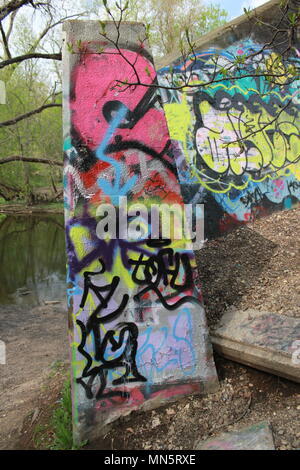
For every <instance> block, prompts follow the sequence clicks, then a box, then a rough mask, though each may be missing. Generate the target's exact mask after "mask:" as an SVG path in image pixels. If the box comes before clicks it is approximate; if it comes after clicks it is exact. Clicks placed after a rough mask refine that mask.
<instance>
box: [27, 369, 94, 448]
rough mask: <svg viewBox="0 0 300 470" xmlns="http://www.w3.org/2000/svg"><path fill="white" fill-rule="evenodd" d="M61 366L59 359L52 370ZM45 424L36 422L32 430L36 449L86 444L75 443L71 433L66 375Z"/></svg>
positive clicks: (75, 446) (68, 383) (84, 443)
mask: <svg viewBox="0 0 300 470" xmlns="http://www.w3.org/2000/svg"><path fill="white" fill-rule="evenodd" d="M60 368H61V363H60V361H57V364H56V363H55V364H53V369H54V370H56V369H57V370H59V369H60ZM47 421H48V422H47V423H45V424H37V425H36V427H35V429H34V432H33V443H34V446H35V448H36V449H41V448H44V449H45V448H46V449H50V450H79V449H81V448H82V447H84V446H85V445H86V444H87V441H86V442H82V443H80V444H75V443H74V441H73V433H72V398H71V381H70V378H69V377H68V378H67V379H66V380H65V381H64V384H63V387H62V392H61V396H60V399H59V401H58V402H56V404H55V406H54V407H53V410H52V412H51V416H50V418H49V419H47Z"/></svg>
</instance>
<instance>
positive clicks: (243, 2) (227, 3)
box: [205, 0, 267, 20]
mask: <svg viewBox="0 0 300 470" xmlns="http://www.w3.org/2000/svg"><path fill="white" fill-rule="evenodd" d="M205 3H207V4H211V3H212V4H219V5H220V6H221V8H224V10H226V11H227V12H228V19H229V20H232V19H233V18H236V17H237V16H240V15H243V14H244V8H251V9H252V8H257V7H259V6H260V5H263V4H264V3H267V1H266V0H205Z"/></svg>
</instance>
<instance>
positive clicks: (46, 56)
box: [0, 52, 62, 69]
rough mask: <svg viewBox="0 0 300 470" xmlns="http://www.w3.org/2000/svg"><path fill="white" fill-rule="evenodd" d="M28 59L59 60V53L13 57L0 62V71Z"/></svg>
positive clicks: (37, 53)
mask: <svg viewBox="0 0 300 470" xmlns="http://www.w3.org/2000/svg"><path fill="white" fill-rule="evenodd" d="M28 59H48V60H61V59H62V57H61V53H60V52H59V53H56V54H43V53H40V52H34V53H31V54H24V55H20V56H18V57H13V58H11V59H7V60H3V61H2V62H0V69H3V68H4V67H6V66H7V65H12V64H17V63H20V62H23V61H24V60H28Z"/></svg>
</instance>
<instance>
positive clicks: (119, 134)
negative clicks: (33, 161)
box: [63, 21, 218, 441]
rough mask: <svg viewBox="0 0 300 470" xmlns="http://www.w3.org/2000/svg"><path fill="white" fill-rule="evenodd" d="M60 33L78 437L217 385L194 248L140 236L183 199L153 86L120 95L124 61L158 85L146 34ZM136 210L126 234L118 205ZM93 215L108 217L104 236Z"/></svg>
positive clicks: (140, 30) (136, 29)
mask: <svg viewBox="0 0 300 470" xmlns="http://www.w3.org/2000/svg"><path fill="white" fill-rule="evenodd" d="M64 30H65V35H66V45H68V46H70V44H71V45H72V51H73V53H70V47H65V48H64V53H63V59H64V60H63V67H64V149H65V171H64V176H65V178H64V183H65V221H66V235H67V237H66V239H67V255H68V304H69V325H70V338H71V348H72V371H73V374H72V393H73V422H74V438H75V440H76V441H77V440H78V441H82V440H85V439H89V440H93V439H94V438H96V437H97V436H98V435H100V434H101V433H103V432H106V429H107V425H109V424H110V423H111V422H113V421H114V420H115V419H117V418H119V417H120V416H125V415H128V414H129V413H131V412H132V411H134V410H137V409H138V410H141V409H142V410H148V409H150V408H155V407H158V406H160V405H163V404H165V403H169V402H171V401H174V400H175V399H176V400H177V399H178V398H180V397H182V396H185V395H188V394H200V393H201V394H202V393H207V392H208V391H212V390H216V388H217V386H218V380H217V375H216V370H215V365H214V361H213V355H212V347H211V344H210V339H209V333H208V328H207V324H206V317H205V312H204V308H203V304H202V294H201V289H200V286H199V282H198V281H197V269H196V263H195V257H194V253H193V251H192V245H191V243H190V242H189V243H187V242H186V240H183V239H182V240H176V239H174V237H173V235H172V236H171V234H170V237H169V236H168V237H167V238H165V236H164V237H163V238H164V239H162V237H159V233H158V234H155V233H154V230H152V231H151V230H150V231H149V230H148V229H147V230H146V227H147V228H148V226H149V217H148V208H149V210H150V211H151V208H152V205H157V204H160V203H162V201H163V203H164V205H165V204H167V205H171V204H173V203H174V202H175V201H176V203H177V208H178V209H179V208H180V209H181V208H183V198H182V196H181V193H180V185H179V183H178V175H177V172H176V167H175V164H174V155H173V153H172V151H171V147H170V146H171V141H170V136H169V132H168V128H167V124H166V119H165V115H164V111H163V108H162V107H161V105H160V103H159V97H158V95H157V90H156V88H155V87H154V88H151V87H150V88H149V89H148V88H147V87H125V89H124V90H122V91H119V89H118V88H117V85H118V84H119V83H120V82H122V81H124V80H125V79H126V78H127V77H128V79H129V82H131V81H132V80H134V79H136V78H137V77H135V78H134V76H133V69H132V67H131V66H130V65H129V63H131V64H135V65H134V68H135V70H136V71H137V73H138V76H139V78H140V79H142V80H143V81H144V83H146V84H150V85H151V84H152V82H154V81H155V80H156V72H155V69H154V67H153V63H152V58H151V54H150V51H149V49H148V48H147V44H146V43H144V42H143V43H142V44H141V40H142V38H143V37H144V34H145V30H144V27H143V26H142V25H139V24H127V23H126V24H122V25H121V27H120V31H119V32H120V39H119V42H118V49H116V47H113V45H112V43H111V41H109V40H108V38H109V39H110V40H113V41H116V40H117V37H118V34H117V32H116V29H115V26H114V25H113V24H112V23H107V24H106V34H107V36H105V38H103V36H102V37H101V35H100V34H99V22H98V21H88V22H83V21H71V22H67V23H66V24H65V27H64ZM104 39H105V40H104ZM106 39H107V40H106ZM79 45H80V48H79ZM78 48H79V49H78ZM99 50H101V51H102V52H101V53H99ZM120 51H122V53H121V52H120ZM125 59H126V60H125ZM124 199H125V203H126V207H125V204H124ZM127 202H128V205H127ZM142 202H143V203H144V202H145V203H146V204H147V205H145V206H144V205H143V207H142V208H141V203H142ZM136 203H139V206H138V213H139V214H140V216H141V220H140V226H141V227H145V231H141V232H140V233H139V234H138V237H132V236H131V235H130V234H129V232H127V224H128V222H129V221H131V220H132V218H131V216H130V217H129V215H128V210H127V209H130V208H133V207H134V205H135V210H136V212H135V213H134V214H136V215H134V216H133V219H134V220H135V222H136V221H137V217H139V216H138V214H137V207H136ZM99 208H100V212H101V211H102V209H104V208H106V209H107V210H109V211H110V219H109V220H108V224H109V226H110V227H109V231H108V232H106V233H104V232H103V233H102V232H101V231H99V230H98V229H97V227H98V228H99V222H100V220H101V223H102V219H101V217H102V215H100V212H99V210H98V209H99ZM106 209H105V210H106ZM132 210H133V209H132ZM178 213H179V210H178ZM103 215H104V214H103ZM119 216H120V217H119ZM105 217H106V216H105ZM117 218H118V221H117V220H116V219H117ZM100 225H101V224H100ZM150 225H151V224H150ZM117 227H119V229H120V232H119V229H118V230H117ZM125 230H126V234H125V235H124V231H125ZM122 231H123V233H121V232H122ZM100 232H101V233H100ZM117 232H119V233H118V234H117ZM158 232H159V230H158ZM155 238H156V239H155ZM173 258H174V259H173Z"/></svg>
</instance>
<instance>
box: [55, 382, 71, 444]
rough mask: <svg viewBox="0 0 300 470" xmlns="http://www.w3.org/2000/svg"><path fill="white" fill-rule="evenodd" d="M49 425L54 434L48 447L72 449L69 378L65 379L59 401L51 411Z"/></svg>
mask: <svg viewBox="0 0 300 470" xmlns="http://www.w3.org/2000/svg"><path fill="white" fill-rule="evenodd" d="M51 425H52V426H51V427H52V428H53V433H54V436H53V444H52V445H51V447H50V448H51V449H52V450H69V449H73V448H74V445H73V435H72V398H71V382H70V379H67V380H66V382H65V383H64V386H63V390H62V396H61V399H60V403H59V406H58V407H57V408H56V409H55V410H54V412H53V416H52V420H51Z"/></svg>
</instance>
